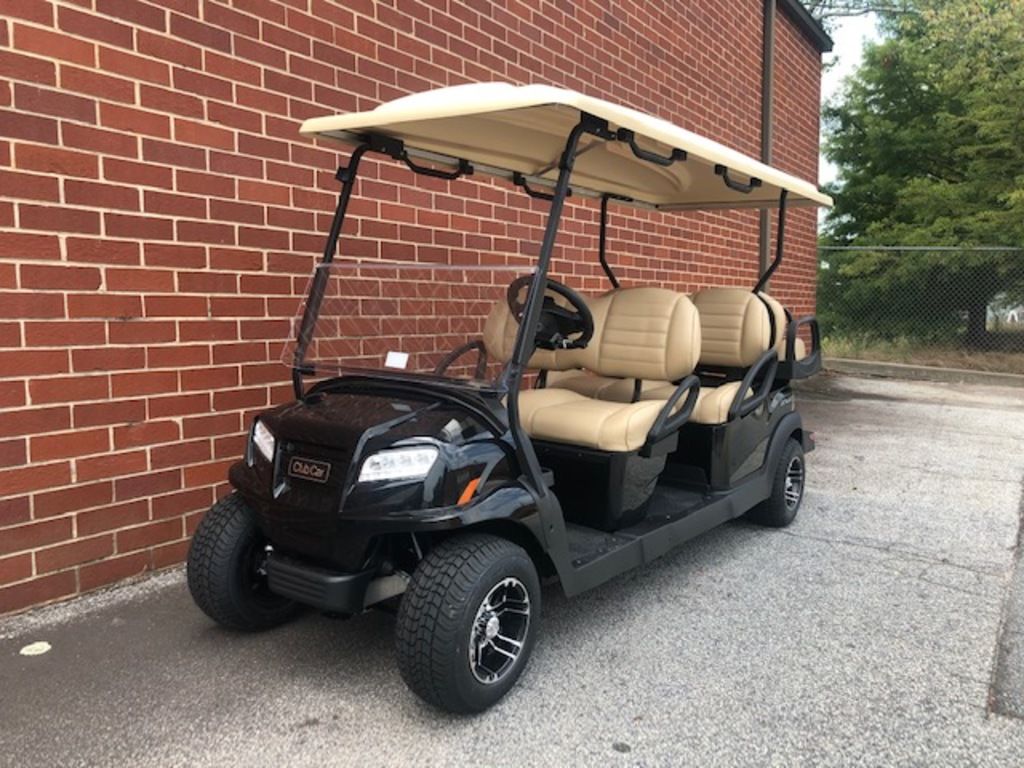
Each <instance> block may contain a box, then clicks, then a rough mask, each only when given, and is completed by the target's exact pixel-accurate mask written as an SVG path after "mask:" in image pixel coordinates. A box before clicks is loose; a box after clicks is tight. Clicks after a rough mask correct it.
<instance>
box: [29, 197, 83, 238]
mask: <svg viewBox="0 0 1024 768" xmlns="http://www.w3.org/2000/svg"><path fill="white" fill-rule="evenodd" d="M18 216H19V221H20V222H21V226H22V227H23V228H24V229H41V230H48V231H52V232H80V233H83V234H94V235H98V234H99V233H100V215H99V213H97V212H96V211H83V210H81V209H79V208H66V207H63V206H62V207H57V206H48V205H29V204H28V203H22V204H20V205H19V206H18Z"/></svg>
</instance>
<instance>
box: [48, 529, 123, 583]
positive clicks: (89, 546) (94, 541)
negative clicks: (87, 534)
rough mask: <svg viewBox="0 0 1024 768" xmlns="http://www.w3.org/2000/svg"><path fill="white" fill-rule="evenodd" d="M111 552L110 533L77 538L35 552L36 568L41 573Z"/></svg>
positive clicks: (112, 552) (84, 561) (111, 539)
mask: <svg viewBox="0 0 1024 768" xmlns="http://www.w3.org/2000/svg"><path fill="white" fill-rule="evenodd" d="M112 554H114V537H113V536H111V535H110V534H107V535H106V536H94V537H93V538H91V539H78V540H76V541H73V542H71V543H69V544H61V545H60V546H57V547H49V548H47V549H41V550H39V551H38V552H36V570H37V571H38V572H39V573H41V574H42V573H49V572H50V571H57V570H61V569H63V568H69V567H71V566H72V565H78V564H79V563H88V562H91V561H93V560H99V559H100V558H102V557H109V556H110V555H112Z"/></svg>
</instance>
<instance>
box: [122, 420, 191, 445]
mask: <svg viewBox="0 0 1024 768" xmlns="http://www.w3.org/2000/svg"><path fill="white" fill-rule="evenodd" d="M179 437H180V430H179V428H178V425H177V424H176V423H175V422H173V421H145V422H140V423H138V424H130V425H128V426H124V427H115V428H114V448H116V449H117V450H121V449H123V448H134V447H136V446H140V445H157V444H159V443H170V442H174V441H176V440H178V439H179Z"/></svg>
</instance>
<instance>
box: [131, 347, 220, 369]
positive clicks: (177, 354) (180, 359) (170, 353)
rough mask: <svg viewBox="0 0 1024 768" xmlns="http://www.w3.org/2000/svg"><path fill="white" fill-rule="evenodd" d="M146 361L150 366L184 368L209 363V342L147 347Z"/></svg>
mask: <svg viewBox="0 0 1024 768" xmlns="http://www.w3.org/2000/svg"><path fill="white" fill-rule="evenodd" d="M146 362H147V364H148V365H149V367H150V368H174V369H175V370H178V369H179V368H184V367H187V366H196V365H209V364H210V345H209V344H175V345H173V346H166V347H147V348H146Z"/></svg>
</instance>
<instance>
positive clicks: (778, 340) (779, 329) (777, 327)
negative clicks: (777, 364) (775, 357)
mask: <svg viewBox="0 0 1024 768" xmlns="http://www.w3.org/2000/svg"><path fill="white" fill-rule="evenodd" d="M757 295H758V296H759V297H760V299H761V301H763V302H764V303H765V304H767V305H768V311H769V312H771V313H772V318H773V319H774V323H773V324H772V330H773V331H774V332H775V344H774V345H773V346H774V347H775V351H776V352H778V353H779V359H780V360H781V359H782V358H784V357H785V356H786V328H787V326H788V325H789V318H787V317H786V310H785V308H784V307H783V306H782V304H781V303H779V301H778V299H775V298H772V297H771V296H769V295H768V294H767V293H759V294H757Z"/></svg>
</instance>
